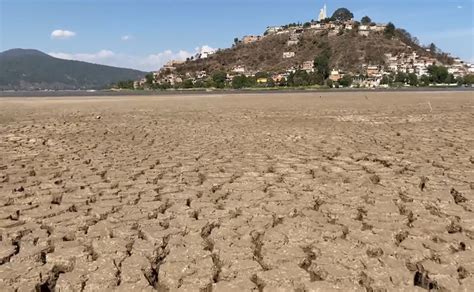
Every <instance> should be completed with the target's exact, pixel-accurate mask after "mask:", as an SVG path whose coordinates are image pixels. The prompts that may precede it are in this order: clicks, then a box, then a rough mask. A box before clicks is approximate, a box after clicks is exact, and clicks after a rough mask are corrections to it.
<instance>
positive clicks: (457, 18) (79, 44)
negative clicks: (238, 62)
mask: <svg viewBox="0 0 474 292" xmlns="http://www.w3.org/2000/svg"><path fill="white" fill-rule="evenodd" d="M324 3H327V5H328V11H329V12H330V13H332V12H333V11H334V10H335V9H336V8H339V7H347V8H349V9H350V10H351V11H352V12H353V13H354V14H355V18H356V19H360V18H361V17H362V16H364V15H369V16H370V17H371V18H372V19H373V20H374V21H376V22H388V21H392V22H393V23H395V25H396V26H397V27H403V28H405V29H407V30H408V31H409V32H411V33H412V34H413V35H414V36H417V37H418V38H419V39H420V41H421V42H422V43H426V44H428V43H431V42H434V43H435V44H437V45H438V47H440V48H442V49H443V50H445V51H447V52H451V53H452V54H453V55H456V56H460V57H461V58H463V59H464V60H467V61H470V62H474V23H473V21H474V20H473V19H474V11H473V6H474V0H397V1H394V0H327V1H324V0H200V1H196V0H0V51H4V50H8V49H12V48H34V49H39V50H41V51H44V52H46V53H49V54H52V55H54V56H57V57H62V58H68V59H78V60H84V61H90V62H95V63H101V64H108V65H114V66H122V67H131V68H136V69H142V70H155V69H158V68H159V67H160V66H161V65H162V64H163V63H164V62H166V61H168V60H169V59H176V58H186V57H187V56H190V55H192V54H195V52H196V51H197V50H199V49H200V48H202V47H207V46H208V47H212V48H225V47H229V46H230V45H231V43H232V42H233V39H234V37H241V36H243V35H246V34H261V33H263V31H264V30H265V27H266V26H268V25H280V24H286V23H290V22H298V21H299V22H305V21H308V20H311V19H313V18H316V16H317V14H318V13H319V9H320V8H321V7H322V5H323V4H324Z"/></svg>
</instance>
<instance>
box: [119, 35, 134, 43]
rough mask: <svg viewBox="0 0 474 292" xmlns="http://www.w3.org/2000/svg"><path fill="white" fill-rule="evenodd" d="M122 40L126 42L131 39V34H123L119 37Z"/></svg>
mask: <svg viewBox="0 0 474 292" xmlns="http://www.w3.org/2000/svg"><path fill="white" fill-rule="evenodd" d="M120 39H121V40H122V41H124V42H126V41H129V40H131V39H132V36H131V35H124V36H122V37H121V38H120Z"/></svg>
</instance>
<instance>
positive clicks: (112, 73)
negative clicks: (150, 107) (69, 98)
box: [0, 49, 146, 90]
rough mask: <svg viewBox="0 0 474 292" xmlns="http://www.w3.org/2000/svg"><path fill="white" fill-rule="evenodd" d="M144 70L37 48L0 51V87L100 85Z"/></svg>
mask: <svg viewBox="0 0 474 292" xmlns="http://www.w3.org/2000/svg"><path fill="white" fill-rule="evenodd" d="M145 74H146V73H145V72H141V71H138V70H132V69H124V68H116V67H110V66H104V65H97V64H91V63H86V62H79V61H70V60H63V59H58V58H54V57H51V56H50V55H48V54H45V53H43V52H40V51H38V50H25V49H12V50H8V51H5V52H2V53H0V90H41V89H53V90H65V89H102V88H107V87H109V86H110V85H111V84H112V83H116V82H118V81H121V80H129V79H130V80H136V79H140V78H142V77H144V76H145Z"/></svg>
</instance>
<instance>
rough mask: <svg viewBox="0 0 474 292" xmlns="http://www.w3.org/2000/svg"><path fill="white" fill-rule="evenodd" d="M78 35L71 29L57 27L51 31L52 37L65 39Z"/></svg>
mask: <svg viewBox="0 0 474 292" xmlns="http://www.w3.org/2000/svg"><path fill="white" fill-rule="evenodd" d="M74 36H76V33H75V32H73V31H69V30H62V29H56V30H54V31H53V32H52V33H51V38H52V39H59V40H65V39H69V38H72V37H74Z"/></svg>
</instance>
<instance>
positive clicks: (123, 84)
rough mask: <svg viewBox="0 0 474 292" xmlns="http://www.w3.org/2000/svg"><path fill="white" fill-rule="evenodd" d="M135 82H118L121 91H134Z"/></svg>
mask: <svg viewBox="0 0 474 292" xmlns="http://www.w3.org/2000/svg"><path fill="white" fill-rule="evenodd" d="M133 83H134V81H133V80H126V81H119V82H117V87H118V88H119V89H133Z"/></svg>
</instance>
